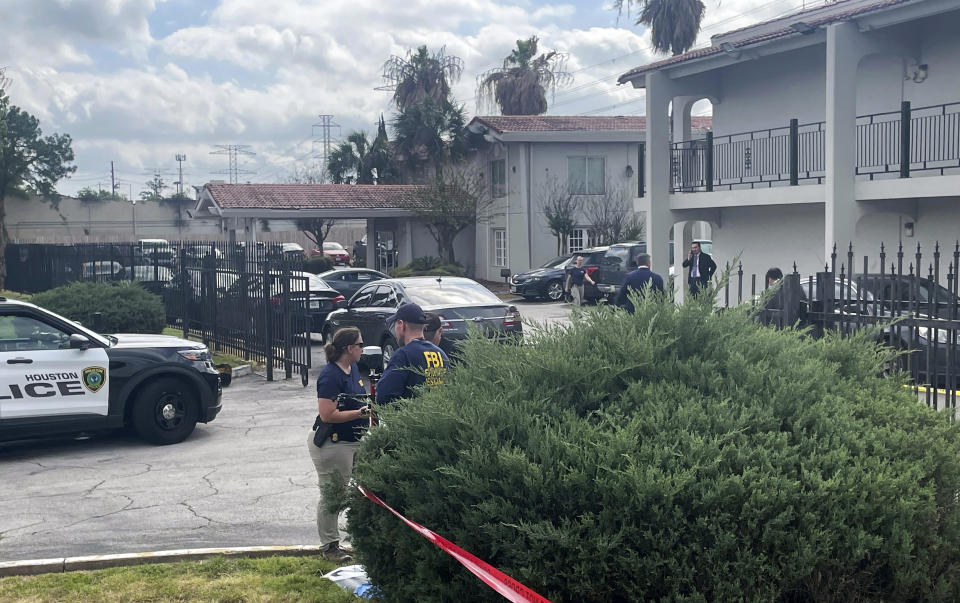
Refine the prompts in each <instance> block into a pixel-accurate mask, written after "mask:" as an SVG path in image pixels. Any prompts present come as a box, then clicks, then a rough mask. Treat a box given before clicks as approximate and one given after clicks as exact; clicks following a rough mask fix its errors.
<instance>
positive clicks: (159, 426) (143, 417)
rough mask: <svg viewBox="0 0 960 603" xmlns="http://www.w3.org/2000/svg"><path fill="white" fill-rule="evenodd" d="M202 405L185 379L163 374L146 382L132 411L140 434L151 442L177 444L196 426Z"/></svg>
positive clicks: (133, 419) (134, 422) (132, 419)
mask: <svg viewBox="0 0 960 603" xmlns="http://www.w3.org/2000/svg"><path fill="white" fill-rule="evenodd" d="M199 412H200V409H199V404H198V401H197V399H196V395H195V393H194V392H193V389H192V388H191V387H189V386H188V385H187V383H185V382H184V381H183V380H182V379H177V378H176V377H162V378H160V379H155V380H153V381H150V382H149V383H147V384H146V385H145V386H144V387H143V388H142V389H141V390H140V391H139V392H138V393H137V396H136V398H135V399H134V401H133V409H132V411H131V413H130V418H131V422H132V423H133V429H134V431H136V432H137V435H138V436H140V437H141V438H142V439H144V440H146V441H147V442H150V443H151V444H158V445H161V446H164V445H167V444H176V443H178V442H182V441H183V440H185V439H187V437H188V436H189V435H190V434H191V433H193V429H194V427H196V426H197V420H198V418H199Z"/></svg>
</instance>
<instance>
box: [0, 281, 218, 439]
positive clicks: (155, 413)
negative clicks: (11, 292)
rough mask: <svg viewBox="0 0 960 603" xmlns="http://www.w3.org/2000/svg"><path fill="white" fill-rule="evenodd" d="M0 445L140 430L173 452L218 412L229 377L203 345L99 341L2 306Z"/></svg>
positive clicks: (27, 308)
mask: <svg viewBox="0 0 960 603" xmlns="http://www.w3.org/2000/svg"><path fill="white" fill-rule="evenodd" d="M0 362H2V363H3V365H2V366H3V367H4V378H3V384H2V385H0V387H2V389H3V390H4V392H5V395H0V441H9V440H23V439H26V438H34V437H45V436H50V435H58V434H67V433H81V432H89V431H98V430H104V429H116V428H122V427H132V428H133V429H134V430H135V431H136V433H137V434H138V435H139V436H140V437H141V438H143V439H144V440H147V441H149V442H152V443H154V444H175V443H177V442H180V441H182V440H184V439H185V438H186V437H187V436H189V435H190V434H191V433H192V432H193V429H194V427H195V426H196V424H197V422H202V423H207V422H209V421H212V420H213V419H214V418H215V417H216V416H217V414H218V413H219V412H220V408H221V404H220V397H221V392H222V390H221V377H220V374H219V373H218V372H217V371H216V369H214V367H213V365H212V364H211V361H210V351H209V350H208V349H207V348H206V346H204V345H203V344H201V343H197V342H194V341H186V340H183V339H178V338H176V337H167V336H163V335H123V334H117V335H100V334H99V333H96V332H94V331H92V330H90V329H88V328H86V327H84V326H82V325H80V324H79V323H76V322H74V321H71V320H67V319H66V318H63V317H62V316H58V315H56V314H54V313H52V312H49V311H47V310H45V309H43V308H40V307H38V306H35V305H33V304H28V303H24V302H19V301H14V300H8V299H5V298H0Z"/></svg>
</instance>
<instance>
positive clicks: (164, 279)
mask: <svg viewBox="0 0 960 603" xmlns="http://www.w3.org/2000/svg"><path fill="white" fill-rule="evenodd" d="M130 270H131V271H132V272H133V280H134V281H135V282H137V283H139V284H140V286H141V287H143V288H144V289H146V290H147V291H149V292H150V293H156V294H157V295H162V294H163V290H164V289H166V288H167V286H168V285H169V284H170V281H172V280H173V271H171V270H170V268H168V267H166V266H132V267H131V268H130Z"/></svg>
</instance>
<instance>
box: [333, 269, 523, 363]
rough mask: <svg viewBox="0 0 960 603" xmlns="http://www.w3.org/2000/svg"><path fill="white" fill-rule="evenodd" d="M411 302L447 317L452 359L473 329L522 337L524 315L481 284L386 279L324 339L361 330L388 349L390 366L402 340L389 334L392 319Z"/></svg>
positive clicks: (352, 305) (361, 296) (360, 297)
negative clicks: (344, 329) (343, 330)
mask: <svg viewBox="0 0 960 603" xmlns="http://www.w3.org/2000/svg"><path fill="white" fill-rule="evenodd" d="M406 302H413V303H416V304H418V305H420V307H422V308H423V309H424V311H426V312H434V313H436V314H439V315H440V316H441V320H442V323H441V324H442V326H443V339H442V340H441V343H440V347H441V348H442V349H443V351H445V352H446V353H447V354H448V355H450V354H453V353H455V352H456V347H457V343H458V342H459V341H460V340H462V339H464V338H465V337H466V336H467V332H468V325H473V326H474V327H477V328H479V329H481V331H482V332H483V333H484V334H485V335H486V336H487V337H490V338H493V339H497V340H501V341H508V340H509V341H512V340H515V339H516V338H517V337H520V336H522V334H523V327H522V325H521V323H520V311H519V310H517V307H516V306H513V305H511V304H508V303H505V302H504V301H503V300H501V299H500V298H499V297H497V296H496V295H494V294H493V293H491V292H490V290H489V289H487V288H486V287H484V286H483V285H481V284H480V283H478V282H476V281H472V280H470V279H468V278H462V277H433V276H415V277H410V278H397V279H384V280H381V281H377V282H375V283H370V284H368V285H365V286H363V287H362V288H361V289H360V290H359V291H357V293H356V294H355V295H354V296H353V297H352V298H351V299H350V301H349V302H342V303H341V304H340V306H341V307H340V308H339V309H337V310H334V311H333V312H331V313H330V315H329V316H328V317H327V324H326V326H325V327H324V331H323V333H324V340H325V341H329V340H330V336H331V335H332V334H333V333H334V332H335V331H336V330H337V329H339V328H342V327H357V328H358V329H360V332H361V333H362V335H363V340H364V342H366V343H367V344H369V345H379V346H380V347H381V348H383V361H384V366H386V363H387V362H388V361H389V360H390V356H391V355H392V354H393V352H394V351H395V350H396V349H397V340H396V338H394V336H393V334H392V333H391V332H390V331H389V330H388V329H387V324H386V320H387V318H388V317H390V316H391V315H392V314H393V313H394V312H395V311H396V309H397V307H398V306H399V305H400V304H402V303H406Z"/></svg>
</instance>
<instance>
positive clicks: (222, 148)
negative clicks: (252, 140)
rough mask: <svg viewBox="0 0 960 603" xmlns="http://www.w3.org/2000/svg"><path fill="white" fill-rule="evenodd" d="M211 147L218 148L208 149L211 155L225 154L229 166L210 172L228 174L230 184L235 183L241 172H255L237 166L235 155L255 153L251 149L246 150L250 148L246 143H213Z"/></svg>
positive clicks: (251, 154)
mask: <svg viewBox="0 0 960 603" xmlns="http://www.w3.org/2000/svg"><path fill="white" fill-rule="evenodd" d="M213 148H215V149H219V150H217V151H210V154H211V155H227V157H228V161H229V167H228V168H227V169H226V170H218V171H216V172H212V173H213V174H224V175H227V176H229V181H230V184H236V183H237V180H238V179H239V178H238V177H239V176H240V175H241V174H256V172H254V171H252V170H243V169H240V168H239V167H237V157H238V156H240V155H249V156H253V155H256V153H254V152H253V151H248V150H247V149H249V148H250V145H248V144H215V145H213Z"/></svg>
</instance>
